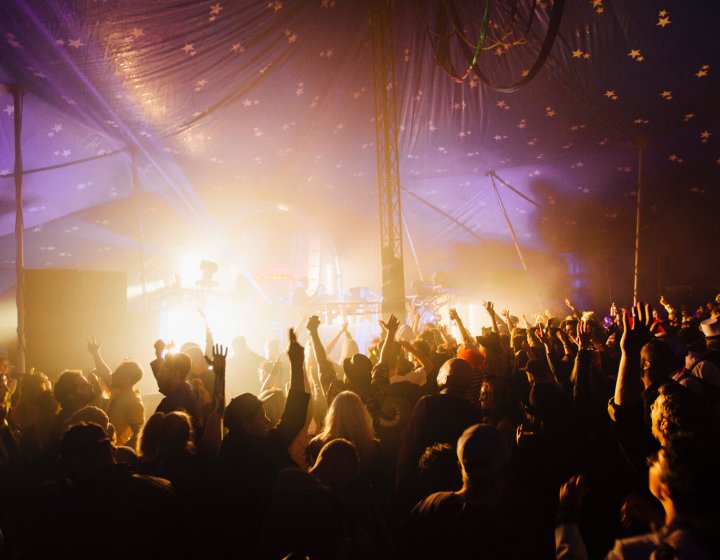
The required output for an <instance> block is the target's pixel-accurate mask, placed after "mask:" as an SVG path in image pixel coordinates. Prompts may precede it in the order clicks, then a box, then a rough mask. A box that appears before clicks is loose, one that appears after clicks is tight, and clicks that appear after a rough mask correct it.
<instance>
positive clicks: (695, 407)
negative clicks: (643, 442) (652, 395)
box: [650, 383, 710, 445]
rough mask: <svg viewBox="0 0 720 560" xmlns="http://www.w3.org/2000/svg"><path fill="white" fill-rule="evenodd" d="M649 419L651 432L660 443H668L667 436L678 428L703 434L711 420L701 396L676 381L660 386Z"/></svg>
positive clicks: (679, 430)
mask: <svg viewBox="0 0 720 560" xmlns="http://www.w3.org/2000/svg"><path fill="white" fill-rule="evenodd" d="M650 420H651V429H652V435H653V437H654V438H655V439H656V440H658V441H659V442H660V445H665V442H666V440H667V438H668V436H669V435H670V434H673V433H676V432H681V431H682V432H687V433H693V434H704V433H705V432H706V430H707V429H708V427H709V422H710V418H709V415H708V414H707V411H706V409H705V404H704V403H703V402H702V400H701V399H700V398H698V397H697V396H696V395H695V394H694V393H693V392H692V391H691V390H689V389H687V388H685V387H683V386H682V385H679V384H677V383H668V384H666V385H663V386H662V387H660V390H659V392H658V396H657V398H656V399H655V402H653V403H652V405H651V406H650Z"/></svg>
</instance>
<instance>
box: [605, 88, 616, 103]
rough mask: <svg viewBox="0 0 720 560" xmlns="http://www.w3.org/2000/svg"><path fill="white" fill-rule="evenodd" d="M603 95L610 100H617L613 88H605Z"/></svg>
mask: <svg viewBox="0 0 720 560" xmlns="http://www.w3.org/2000/svg"><path fill="white" fill-rule="evenodd" d="M604 95H605V97H607V98H608V99H611V100H613V101H617V100H618V96H617V94H616V93H615V90H614V89H607V90H605V94H604Z"/></svg>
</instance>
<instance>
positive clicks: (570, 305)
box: [565, 298, 575, 311]
mask: <svg viewBox="0 0 720 560" xmlns="http://www.w3.org/2000/svg"><path fill="white" fill-rule="evenodd" d="M565 305H567V306H568V307H569V308H570V310H572V311H575V306H574V305H573V304H572V302H571V301H570V298H565Z"/></svg>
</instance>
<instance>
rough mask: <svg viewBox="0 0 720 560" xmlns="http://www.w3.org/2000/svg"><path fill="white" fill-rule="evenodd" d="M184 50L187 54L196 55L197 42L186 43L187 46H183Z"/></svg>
mask: <svg viewBox="0 0 720 560" xmlns="http://www.w3.org/2000/svg"><path fill="white" fill-rule="evenodd" d="M182 50H183V52H184V53H185V54H189V55H190V56H195V44H194V43H185V46H184V47H183V48H182Z"/></svg>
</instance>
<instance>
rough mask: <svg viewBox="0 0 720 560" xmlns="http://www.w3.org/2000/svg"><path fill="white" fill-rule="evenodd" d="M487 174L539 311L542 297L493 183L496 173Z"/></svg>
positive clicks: (541, 307) (541, 305)
mask: <svg viewBox="0 0 720 560" xmlns="http://www.w3.org/2000/svg"><path fill="white" fill-rule="evenodd" d="M487 176H488V177H490V181H491V182H492V186H493V190H494V191H495V198H497V201H498V205H499V206H500V211H501V212H502V213H503V216H505V221H506V222H507V226H508V229H509V230H510V235H511V236H512V240H513V243H514V244H515V251H516V252H517V255H518V258H519V259H520V264H522V267H523V269H524V270H525V276H526V277H527V279H528V282H529V283H530V286H531V287H532V290H533V292H535V294H534V295H535V299H537V303H538V305H539V306H540V311H542V310H543V309H544V306H543V302H542V299H541V298H540V292H539V291H538V289H537V286H536V285H535V282H533V279H532V276H530V271H529V270H528V267H527V264H526V263H525V257H523V254H522V251H521V250H520V243H519V242H518V238H517V235H515V228H514V227H513V225H512V222H511V221H510V216H508V213H507V210H505V204H503V201H502V197H501V196H500V191H499V190H498V188H497V185H496V184H495V177H497V175H495V172H494V171H489V172H488V173H487ZM498 178H499V177H498Z"/></svg>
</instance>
